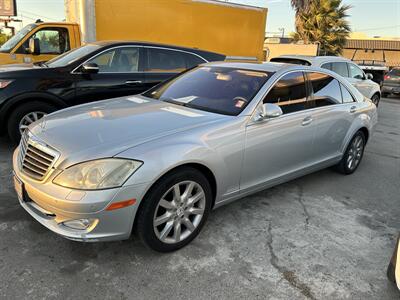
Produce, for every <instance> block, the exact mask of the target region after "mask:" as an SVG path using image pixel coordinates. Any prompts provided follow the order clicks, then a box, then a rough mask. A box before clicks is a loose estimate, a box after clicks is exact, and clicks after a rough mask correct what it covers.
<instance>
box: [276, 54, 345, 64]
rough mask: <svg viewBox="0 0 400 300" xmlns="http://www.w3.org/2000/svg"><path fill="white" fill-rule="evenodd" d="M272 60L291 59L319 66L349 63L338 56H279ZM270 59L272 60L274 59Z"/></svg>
mask: <svg viewBox="0 0 400 300" xmlns="http://www.w3.org/2000/svg"><path fill="white" fill-rule="evenodd" d="M274 58H289V59H290V58H291V59H298V60H303V61H306V62H309V63H310V64H311V65H320V64H322V63H324V62H331V61H345V62H350V61H351V60H349V59H347V58H344V57H340V56H312V55H281V56H277V57H274ZM274 58H272V59H274Z"/></svg>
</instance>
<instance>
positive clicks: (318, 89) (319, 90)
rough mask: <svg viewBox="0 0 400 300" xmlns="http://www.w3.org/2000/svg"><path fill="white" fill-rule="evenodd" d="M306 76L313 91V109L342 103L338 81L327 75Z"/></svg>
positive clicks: (312, 74)
mask: <svg viewBox="0 0 400 300" xmlns="http://www.w3.org/2000/svg"><path fill="white" fill-rule="evenodd" d="M307 74H308V78H309V80H310V82H311V86H312V89H313V101H314V106H315V107H322V106H327V105H333V104H339V103H342V94H341V92H340V83H339V81H337V80H336V79H335V78H333V77H331V76H329V75H326V74H322V73H318V72H310V73H307Z"/></svg>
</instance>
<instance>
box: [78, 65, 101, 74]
mask: <svg viewBox="0 0 400 300" xmlns="http://www.w3.org/2000/svg"><path fill="white" fill-rule="evenodd" d="M82 73H85V74H97V73H99V66H98V65H97V64H96V63H86V64H84V65H83V66H82Z"/></svg>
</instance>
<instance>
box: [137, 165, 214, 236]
mask: <svg viewBox="0 0 400 300" xmlns="http://www.w3.org/2000/svg"><path fill="white" fill-rule="evenodd" d="M185 167H188V168H193V169H195V170H197V171H199V172H201V173H202V174H203V175H204V176H205V177H206V179H207V180H208V182H209V183H210V186H211V192H212V203H211V208H213V207H214V205H215V199H216V195H217V181H216V178H215V175H214V173H213V172H212V171H211V170H210V169H209V168H208V167H207V166H205V165H204V164H201V163H197V162H186V163H183V164H181V165H178V166H175V167H173V168H171V169H169V170H167V171H166V172H165V173H164V174H162V175H161V176H159V177H158V178H157V180H156V181H154V182H153V184H151V186H149V188H148V189H147V190H146V192H145V193H144V195H143V197H142V201H140V204H139V206H138V208H137V210H136V213H135V219H134V221H133V226H132V232H135V231H136V229H135V228H136V222H137V218H136V216H137V214H138V212H139V211H140V209H141V208H142V207H143V203H144V201H143V200H144V199H145V198H146V197H147V195H148V194H149V193H150V192H151V190H152V188H153V187H154V186H156V185H157V183H158V182H160V181H161V180H162V179H163V178H164V177H165V176H168V175H169V174H171V173H172V172H175V171H177V170H179V169H182V168H185Z"/></svg>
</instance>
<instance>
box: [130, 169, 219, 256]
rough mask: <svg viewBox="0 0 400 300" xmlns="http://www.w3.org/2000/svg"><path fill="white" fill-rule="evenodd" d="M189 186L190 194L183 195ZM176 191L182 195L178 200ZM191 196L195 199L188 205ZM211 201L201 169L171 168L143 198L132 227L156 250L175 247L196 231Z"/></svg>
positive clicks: (187, 239) (189, 239)
mask: <svg viewBox="0 0 400 300" xmlns="http://www.w3.org/2000/svg"><path fill="white" fill-rule="evenodd" d="M177 186H178V188H176V187H177ZM190 186H191V187H192V189H191V192H190V194H189V196H192V197H189V196H188V197H186V196H185V192H188V191H189V190H190V188H189V187H190ZM177 193H179V194H180V196H182V197H179V198H181V200H182V201H181V202H179V203H178V201H176V200H175V199H176V198H178V197H176V196H175V195H177ZM194 196H197V198H198V199H197V201H195V202H193V203H192V205H190V202H191V201H190V199H192V201H193V200H194V198H195V197H194ZM185 199H186V201H185ZM162 200H165V201H162ZM211 203H212V192H211V186H210V183H209V182H208V180H207V178H206V177H205V176H204V175H203V174H202V173H201V172H199V171H198V170H196V169H194V168H191V167H182V168H179V169H176V170H173V171H171V172H170V173H168V174H166V175H165V176H164V177H162V178H161V179H160V180H159V181H157V182H156V183H155V184H154V185H153V186H152V187H151V189H150V190H149V192H148V193H147V194H146V196H145V197H144V199H143V200H142V203H141V206H140V208H139V211H138V213H137V216H136V222H135V228H134V229H135V231H136V233H137V235H138V236H139V238H140V239H141V240H142V242H143V243H144V244H145V245H146V246H147V247H149V248H151V249H153V250H155V251H159V252H170V251H175V250H178V249H180V248H182V247H184V246H186V245H187V244H189V243H190V242H191V241H192V240H193V239H194V238H195V237H196V236H197V235H198V234H199V232H200V230H201V228H202V227H203V226H204V224H205V222H206V220H207V218H208V215H209V213H210V210H211ZM191 212H196V213H193V214H191ZM201 212H202V215H201V214H200V213H201ZM160 217H161V218H160ZM188 220H189V221H190V223H188V222H187V221H188ZM190 224H191V225H190ZM189 225H190V226H189Z"/></svg>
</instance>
